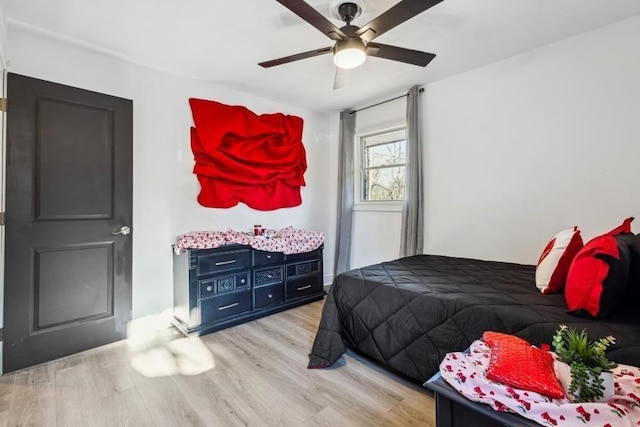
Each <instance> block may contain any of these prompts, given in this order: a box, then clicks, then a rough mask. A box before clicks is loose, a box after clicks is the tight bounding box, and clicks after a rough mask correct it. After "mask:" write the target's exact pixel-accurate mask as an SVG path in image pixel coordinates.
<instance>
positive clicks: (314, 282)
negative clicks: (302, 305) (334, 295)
mask: <svg viewBox="0 0 640 427" xmlns="http://www.w3.org/2000/svg"><path fill="white" fill-rule="evenodd" d="M318 292H322V281H321V280H320V275H319V274H314V275H312V276H307V277H302V278H300V279H295V280H289V281H287V300H291V299H295V298H300V297H305V296H307V295H311V294H315V293H318Z"/></svg>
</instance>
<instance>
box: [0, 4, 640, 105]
mask: <svg viewBox="0 0 640 427" xmlns="http://www.w3.org/2000/svg"><path fill="white" fill-rule="evenodd" d="M364 1H365V3H366V7H367V10H366V12H365V13H364V14H363V16H361V17H360V18H358V19H357V20H356V21H355V22H354V24H355V25H358V26H362V25H364V24H365V23H366V22H368V21H369V20H370V19H372V18H373V17H375V16H377V15H378V14H380V13H382V12H383V11H384V10H386V9H388V8H389V7H391V6H393V5H394V4H396V3H398V0H364ZM308 2H309V3H310V4H311V5H312V6H314V7H315V8H316V9H318V10H319V11H320V12H321V13H323V14H324V15H325V16H329V12H328V9H329V6H328V5H329V3H330V2H331V0H308ZM3 9H4V14H5V16H6V17H7V20H8V23H9V26H12V25H13V26H22V27H23V28H27V27H31V28H33V27H36V28H41V29H43V30H44V31H46V32H47V33H49V34H50V35H54V34H57V35H60V36H63V38H72V39H76V40H79V41H81V42H83V43H84V44H91V45H95V46H97V47H100V48H101V49H103V50H105V49H106V50H109V51H112V52H114V53H116V54H117V55H118V56H121V57H126V58H128V59H130V60H131V61H133V62H137V63H141V64H145V65H149V66H152V67H156V68H159V69H162V70H169V71H171V72H173V73H175V74H178V75H182V76H186V77H191V78H198V79H203V80H209V81H214V82H217V83H223V84H227V85H230V86H233V87H235V88H238V89H241V90H244V91H249V92H252V93H255V94H257V95H260V96H265V97H268V98H272V99H275V100H279V101H284V102H287V103H290V104H293V105H297V106H301V107H306V108H309V109H312V110H316V111H331V110H337V109H342V108H347V107H353V106H360V105H363V104H365V103H368V102H371V101H373V100H377V99H381V98H382V97H385V96H389V95H394V94H398V93H400V92H402V91H404V90H406V89H408V88H409V87H410V86H412V85H413V84H416V83H418V84H425V83H429V82H433V81H436V80H440V79H443V78H446V77H448V76H452V75H455V74H458V73H461V72H464V71H467V70H471V69H474V68H477V67H479V66H482V65H485V64H489V63H491V62H495V61H497V60H500V59H504V58H507V57H510V56H513V55H515V54H518V53H521V52H525V51H528V50H531V49H534V48H536V47H539V46H543V45H546V44H549V43H553V42H555V41H557V40H561V39H563V38H566V37H570V36H572V35H576V34H579V33H582V32H585V31H589V30H592V29H595V28H598V27H601V26H603V25H607V24H610V23H613V22H615V21H619V20H622V19H626V18H630V17H632V16H635V15H638V14H640V1H638V0H444V1H443V2H442V3H440V4H438V5H436V6H435V7H433V8H431V9H429V10H427V11H426V12H424V13H422V14H421V15H419V16H417V17H415V18H413V19H411V20H409V21H407V22H405V23H404V24H402V25H400V26H398V27H396V28H394V29H392V30H390V31H389V32H387V33H386V34H383V35H382V36H380V37H379V38H378V39H376V41H377V42H380V43H385V44H392V45H397V46H401V47H406V48H411V49H417V50H423V51H426V52H432V53H435V54H437V57H436V58H435V59H434V60H433V62H431V64H430V65H429V66H427V67H426V68H421V67H416V66H413V65H407V64H403V63H399V62H395V61H388V60H383V59H379V58H368V59H367V61H366V62H365V64H364V65H363V66H361V67H360V68H358V69H356V70H354V71H353V72H352V74H351V79H350V84H349V86H348V87H347V88H346V89H341V90H338V91H334V90H333V89H332V88H333V78H334V73H335V68H334V65H333V63H332V58H331V55H324V56H319V57H316V58H311V59H305V60H302V61H299V62H296V63H291V64H286V65H281V66H278V67H273V68H270V69H263V68H262V67H259V66H258V65H257V63H258V62H261V61H265V60H269V59H275V58H278V57H282V56H286V55H291V54H295V53H299V52H303V51H307V50H312V49H316V48H321V47H327V46H331V45H332V44H333V42H332V41H331V40H329V39H328V38H326V37H325V36H324V35H323V34H322V33H320V32H319V31H318V30H316V29H315V28H313V27H311V26H310V25H307V24H306V23H304V22H302V20H300V19H299V18H298V17H296V16H295V15H293V14H292V13H291V12H289V11H288V10H287V9H286V8H284V7H283V6H282V5H280V4H279V3H277V2H276V1H275V0H108V1H105V0H100V1H98V0H55V1H52V0H3ZM333 22H334V23H335V24H336V25H338V26H341V25H340V24H341V22H339V21H336V20H334V21H333ZM9 43H10V40H9ZM10 49H11V45H10V44H9V57H10V55H11V50H10ZM9 59H10V58H9ZM594 60H597V58H594Z"/></svg>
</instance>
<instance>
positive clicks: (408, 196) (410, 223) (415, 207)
mask: <svg viewBox="0 0 640 427" xmlns="http://www.w3.org/2000/svg"><path fill="white" fill-rule="evenodd" d="M421 122H422V117H421V113H420V89H419V87H418V86H414V87H412V88H411V90H410V91H409V95H408V96H407V167H406V183H405V187H404V191H405V193H404V202H403V204H402V228H401V236H400V256H401V257H404V256H410V255H416V254H421V253H422V248H423V244H424V191H423V186H424V182H423V180H422V123H421Z"/></svg>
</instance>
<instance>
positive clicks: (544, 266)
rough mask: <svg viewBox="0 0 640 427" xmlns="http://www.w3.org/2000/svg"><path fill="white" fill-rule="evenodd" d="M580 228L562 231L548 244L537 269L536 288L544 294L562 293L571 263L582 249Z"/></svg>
mask: <svg viewBox="0 0 640 427" xmlns="http://www.w3.org/2000/svg"><path fill="white" fill-rule="evenodd" d="M582 246H583V243H582V237H581V236H580V230H579V229H578V227H573V229H571V228H569V229H567V230H562V231H561V232H559V233H558V234H556V235H555V236H553V239H551V241H549V243H547V246H545V248H544V250H543V251H542V255H540V259H539V260H538V266H537V267H536V287H537V288H538V289H540V292H542V293H543V294H552V293H555V292H560V291H561V290H562V288H564V284H565V282H566V280H567V273H568V272H569V266H570V265H571V261H573V258H574V257H575V256H576V254H577V253H578V251H580V249H582Z"/></svg>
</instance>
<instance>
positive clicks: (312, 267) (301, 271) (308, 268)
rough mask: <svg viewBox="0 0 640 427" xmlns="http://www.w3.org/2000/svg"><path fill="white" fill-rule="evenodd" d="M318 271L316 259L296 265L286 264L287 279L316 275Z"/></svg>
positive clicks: (318, 266)
mask: <svg viewBox="0 0 640 427" xmlns="http://www.w3.org/2000/svg"><path fill="white" fill-rule="evenodd" d="M318 271H320V261H318V260H317V259H316V260H313V261H307V262H300V263H298V264H287V279H289V278H292V277H296V276H304V275H305V274H313V273H317V272H318Z"/></svg>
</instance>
